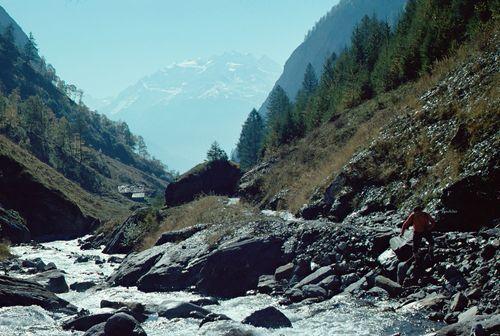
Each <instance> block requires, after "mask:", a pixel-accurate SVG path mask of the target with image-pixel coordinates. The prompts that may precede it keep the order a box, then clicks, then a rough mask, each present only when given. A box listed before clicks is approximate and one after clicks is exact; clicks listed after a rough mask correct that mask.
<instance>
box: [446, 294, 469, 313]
mask: <svg viewBox="0 0 500 336" xmlns="http://www.w3.org/2000/svg"><path fill="white" fill-rule="evenodd" d="M467 304H468V300H467V297H466V296H465V295H464V294H463V293H461V292H458V293H457V294H455V295H453V297H452V298H451V302H450V309H449V310H450V312H460V311H462V310H464V308H465V307H467Z"/></svg>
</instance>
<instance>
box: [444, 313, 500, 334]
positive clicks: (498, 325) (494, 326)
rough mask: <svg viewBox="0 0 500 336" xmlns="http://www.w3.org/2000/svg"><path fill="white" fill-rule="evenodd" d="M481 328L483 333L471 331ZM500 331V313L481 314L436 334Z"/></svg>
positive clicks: (493, 332) (491, 332) (490, 332)
mask: <svg viewBox="0 0 500 336" xmlns="http://www.w3.org/2000/svg"><path fill="white" fill-rule="evenodd" d="M476 330H481V331H482V332H483V333H471V331H476ZM499 332H500V314H495V315H479V316H475V317H473V318H471V319H468V320H466V321H461V322H458V323H454V324H451V325H449V326H446V327H444V328H442V329H441V330H438V331H437V332H436V334H435V335H436V336H450V335H453V336H470V335H496V334H498V333H499Z"/></svg>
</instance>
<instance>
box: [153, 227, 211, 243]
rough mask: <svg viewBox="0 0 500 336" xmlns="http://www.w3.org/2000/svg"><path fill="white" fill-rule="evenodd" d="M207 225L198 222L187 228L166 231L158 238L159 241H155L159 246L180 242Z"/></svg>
mask: <svg viewBox="0 0 500 336" xmlns="http://www.w3.org/2000/svg"><path fill="white" fill-rule="evenodd" d="M207 227H208V225H207V224H197V225H193V226H190V227H188V228H185V229H181V230H175V231H170V232H165V233H163V234H162V235H161V236H160V238H158V241H157V242H156V243H155V245H156V246H158V245H163V244H166V243H178V242H180V241H183V240H186V239H188V238H189V237H191V236H192V235H194V234H195V233H197V232H200V231H202V230H205V229H206V228H207Z"/></svg>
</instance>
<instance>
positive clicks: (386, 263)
mask: <svg viewBox="0 0 500 336" xmlns="http://www.w3.org/2000/svg"><path fill="white" fill-rule="evenodd" d="M377 262H378V264H379V265H380V266H381V267H382V269H383V270H384V273H385V274H386V275H387V276H388V277H390V278H393V279H396V278H397V269H398V264H399V260H398V257H397V256H396V253H394V251H393V250H391V249H388V250H385V251H384V252H383V253H382V254H380V255H379V256H378V257H377Z"/></svg>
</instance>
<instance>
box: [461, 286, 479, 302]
mask: <svg viewBox="0 0 500 336" xmlns="http://www.w3.org/2000/svg"><path fill="white" fill-rule="evenodd" d="M481 295H482V291H481V288H472V289H470V290H468V291H467V292H466V294H465V296H467V298H468V299H469V300H477V299H479V298H480V297H481Z"/></svg>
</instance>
